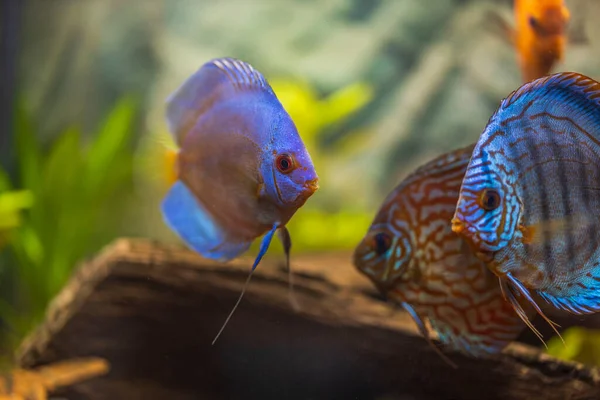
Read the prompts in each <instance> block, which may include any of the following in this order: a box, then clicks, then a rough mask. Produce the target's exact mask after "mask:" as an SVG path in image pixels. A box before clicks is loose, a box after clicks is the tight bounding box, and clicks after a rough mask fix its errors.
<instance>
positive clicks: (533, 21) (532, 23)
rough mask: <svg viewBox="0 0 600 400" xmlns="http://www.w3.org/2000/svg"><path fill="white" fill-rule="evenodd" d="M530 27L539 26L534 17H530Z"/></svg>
mask: <svg viewBox="0 0 600 400" xmlns="http://www.w3.org/2000/svg"><path fill="white" fill-rule="evenodd" d="M528 22H529V26H531V27H532V28H536V27H537V26H538V21H537V19H536V18H535V17H534V16H531V15H530V16H529V20H528Z"/></svg>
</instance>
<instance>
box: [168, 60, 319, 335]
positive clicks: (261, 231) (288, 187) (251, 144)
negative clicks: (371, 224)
mask: <svg viewBox="0 0 600 400" xmlns="http://www.w3.org/2000/svg"><path fill="white" fill-rule="evenodd" d="M167 122H168V125H169V130H170V131H171V133H172V135H173V137H174V139H175V142H176V143H177V146H178V148H179V152H178V154H177V159H176V171H177V180H176V181H175V183H174V184H173V186H172V187H171V189H170V190H169V192H168V194H167V195H166V197H165V199H164V201H163V203H162V213H163V216H164V219H165V222H166V223H167V225H168V226H169V227H170V228H171V229H172V230H173V231H175V232H176V233H177V234H178V235H179V237H180V238H181V239H182V240H183V241H184V242H185V243H186V244H187V245H188V246H189V247H191V248H192V249H194V250H195V251H197V252H198V253H200V254H201V255H202V256H204V257H206V258H210V259H214V260H219V261H228V260H231V259H233V258H235V257H237V256H239V255H241V254H242V253H244V252H245V251H246V250H247V249H248V248H249V247H250V244H251V243H252V242H253V241H254V240H255V239H256V238H258V237H260V236H262V235H265V236H264V239H263V240H262V243H261V246H260V251H259V253H258V255H257V257H256V259H255V261H254V264H253V265H252V270H251V272H250V274H249V275H248V280H247V282H246V285H247V283H248V282H249V280H250V277H251V276H252V271H254V269H255V268H256V266H257V265H258V263H259V262H260V260H261V258H262V257H263V255H264V254H265V253H266V251H267V249H268V247H269V244H270V242H271V239H272V238H273V235H274V233H275V232H276V231H278V232H279V235H280V239H281V240H282V242H283V245H284V250H285V253H286V259H287V267H288V269H289V251H290V248H291V240H290V236H289V233H288V231H287V229H286V228H285V224H286V223H287V222H288V221H289V220H290V218H291V217H292V216H293V215H294V213H295V212H296V210H298V208H300V207H301V206H302V205H303V204H304V202H305V201H306V200H307V199H308V198H309V197H310V196H311V195H312V194H313V193H314V192H315V191H316V190H317V189H318V177H317V174H316V172H315V168H314V166H313V163H312V161H311V158H310V155H309V154H308V152H307V150H306V148H305V146H304V143H303V142H302V139H301V138H300V136H299V134H298V131H297V130H296V126H295V125H294V122H293V121H292V119H291V118H290V116H289V115H288V113H287V112H286V111H285V109H284V108H283V106H282V105H281V103H280V102H279V100H278V99H277V97H276V96H275V93H274V92H273V90H272V89H271V86H270V85H269V84H268V83H267V81H266V79H265V78H264V77H263V75H262V74H261V73H260V72H258V71H257V70H255V69H254V68H253V67H252V66H251V65H249V64H247V63H245V62H243V61H239V60H235V59H232V58H220V59H215V60H212V61H209V62H208V63H206V64H204V65H203V66H202V67H201V68H200V69H199V70H198V71H196V73H194V74H193V75H192V76H191V77H190V78H188V79H187V80H186V81H185V82H184V83H183V85H182V86H181V87H180V88H179V89H177V90H176V91H175V93H173V94H172V95H171V96H170V97H169V99H168V100H167ZM245 288H246V286H244V291H245ZM244 291H242V293H241V295H240V298H239V299H238V303H236V306H235V307H234V308H233V310H232V313H231V314H230V315H229V317H231V315H232V314H233V311H234V310H235V308H236V307H237V304H239V301H240V300H241V298H242V296H243V293H244ZM229 317H228V318H227V321H228V320H229ZM227 321H226V322H225V324H227ZM224 326H225V325H223V327H224ZM220 333H221V332H219V334H220ZM218 336H219V335H217V338H218ZM215 340H216V338H215ZM213 343H214V342H213Z"/></svg>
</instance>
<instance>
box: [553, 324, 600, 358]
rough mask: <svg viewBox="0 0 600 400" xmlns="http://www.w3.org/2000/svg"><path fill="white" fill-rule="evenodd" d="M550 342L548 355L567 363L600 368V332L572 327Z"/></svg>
mask: <svg viewBox="0 0 600 400" xmlns="http://www.w3.org/2000/svg"><path fill="white" fill-rule="evenodd" d="M562 336H563V339H564V344H563V342H562V340H560V338H559V337H553V338H552V339H550V340H549V341H548V349H547V352H548V354H550V355H552V356H554V357H557V358H560V359H563V360H567V361H578V362H581V363H583V364H587V365H593V366H600V330H594V329H585V328H582V327H577V326H576V327H571V328H569V329H567V330H565V331H564V332H563V333H562Z"/></svg>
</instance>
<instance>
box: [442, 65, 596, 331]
mask: <svg viewBox="0 0 600 400" xmlns="http://www.w3.org/2000/svg"><path fill="white" fill-rule="evenodd" d="M452 229H453V230H454V231H455V232H457V233H459V234H460V235H462V237H464V238H466V239H467V240H468V241H469V242H470V244H471V245H472V246H473V248H474V249H475V251H476V253H477V255H478V257H480V258H481V259H482V260H484V261H485V262H487V263H488V265H489V267H490V268H491V270H492V271H493V272H494V273H495V274H496V275H498V276H499V277H500V282H501V287H502V289H503V291H504V293H505V295H506V296H507V298H508V299H509V301H510V302H511V303H512V304H513V306H514V307H515V310H516V311H517V313H519V315H520V316H521V317H522V318H523V320H524V321H525V322H526V323H527V324H528V326H529V327H530V328H531V329H532V330H533V331H534V332H536V333H537V334H538V336H540V335H539V332H538V331H537V330H536V329H535V328H534V327H533V326H532V325H531V322H530V321H529V319H528V318H527V316H526V315H525V314H524V312H523V311H522V309H521V307H520V306H519V303H518V302H517V301H516V296H517V295H521V296H523V297H524V298H525V299H527V300H528V301H529V302H530V303H531V304H532V305H533V306H534V307H535V308H536V311H537V312H538V313H539V314H540V315H541V316H542V317H544V318H545V319H546V320H547V321H548V322H549V323H550V324H551V325H552V326H553V327H554V324H553V323H552V321H550V320H549V319H548V318H547V317H546V316H545V315H544V314H543V312H542V311H541V310H540V308H539V307H538V305H537V304H536V302H535V300H534V297H533V296H532V295H533V294H534V293H535V294H537V295H539V296H540V297H541V298H543V299H544V300H546V301H547V302H548V303H550V304H552V305H553V306H555V307H557V308H559V309H563V310H567V311H570V312H572V313H575V314H585V313H593V312H597V311H598V310H600V84H599V83H598V82H596V81H594V80H592V79H590V78H588V77H586V76H583V75H580V74H577V73H559V74H555V75H551V76H548V77H544V78H540V79H537V80H535V81H533V82H530V83H527V84H525V85H523V86H522V87H521V88H519V89H518V90H516V91H515V92H513V93H511V94H510V95H509V96H508V97H507V98H506V99H505V100H503V101H502V103H501V104H500V107H499V108H498V110H497V111H496V112H495V114H494V115H493V116H492V117H491V118H490V120H489V122H488V124H487V126H486V128H485V130H484V131H483V133H482V134H481V136H480V138H479V141H478V142H477V145H476V146H475V149H474V150H473V153H472V157H471V161H470V162H469V166H468V168H467V171H466V174H465V177H464V180H463V182H462V186H461V190H460V198H459V200H458V203H457V206H456V213H455V215H454V219H453V220H452ZM540 339H541V336H540Z"/></svg>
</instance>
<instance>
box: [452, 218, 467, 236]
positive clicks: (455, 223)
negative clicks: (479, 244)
mask: <svg viewBox="0 0 600 400" xmlns="http://www.w3.org/2000/svg"><path fill="white" fill-rule="evenodd" d="M450 222H451V223H452V232H454V233H458V234H459V235H460V234H461V233H462V231H464V230H465V228H466V225H465V223H464V222H462V221H461V220H460V219H458V218H452V221H450Z"/></svg>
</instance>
